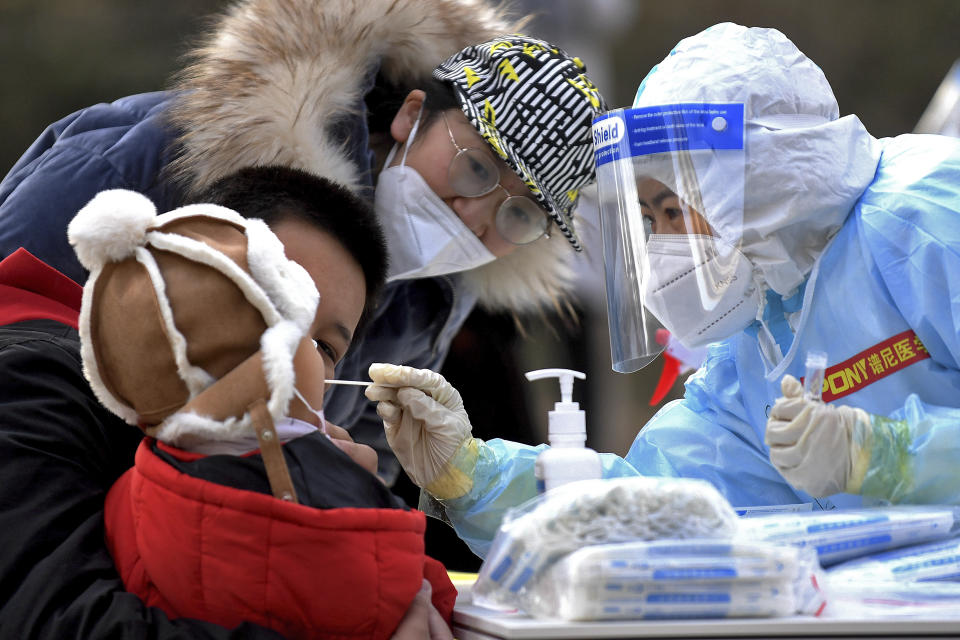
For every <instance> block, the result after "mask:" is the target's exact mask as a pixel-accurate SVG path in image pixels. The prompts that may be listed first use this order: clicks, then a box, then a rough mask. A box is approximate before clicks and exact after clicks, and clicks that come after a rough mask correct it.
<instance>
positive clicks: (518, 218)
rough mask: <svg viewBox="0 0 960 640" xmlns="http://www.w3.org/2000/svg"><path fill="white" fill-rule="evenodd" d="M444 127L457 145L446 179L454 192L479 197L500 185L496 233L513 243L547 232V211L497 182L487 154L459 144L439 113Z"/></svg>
mask: <svg viewBox="0 0 960 640" xmlns="http://www.w3.org/2000/svg"><path fill="white" fill-rule="evenodd" d="M440 115H441V116H443V124H444V125H445V126H446V127H447V133H448V134H449V135H450V142H452V143H453V146H454V147H456V148H457V155H455V156H454V157H453V159H452V160H451V161H450V167H449V168H448V169H447V178H448V179H449V181H450V186H451V187H452V188H453V190H454V191H456V192H457V194H459V195H461V196H463V197H465V198H479V197H480V196H485V195H487V194H488V193H490V192H492V191H493V190H494V189H496V188H498V187H499V188H500V189H501V190H502V191H503V192H504V193H505V194H507V198H506V200H504V201H503V202H501V203H500V207H499V208H498V209H497V215H496V217H495V218H494V220H495V222H496V226H497V232H498V233H499V234H500V235H501V236H502V237H503V238H504V239H505V240H507V241H509V242H512V243H513V244H530V243H531V242H533V241H534V240H536V239H538V238H539V237H540V236H542V235H544V233H546V231H547V226H549V224H550V219H549V218H548V217H547V214H546V212H545V211H544V210H543V209H542V208H541V207H540V205H538V204H537V203H536V202H534V201H533V199H532V198H528V197H527V196H515V195H512V194H511V193H510V192H509V191H507V189H506V188H505V187H504V186H503V185H502V184H500V169H499V167H497V164H496V163H495V162H494V160H493V158H492V157H490V154H489V153H487V152H484V151H483V150H482V149H475V148H471V147H467V148H464V147H461V146H460V145H458V144H457V141H456V139H455V138H454V137H453V131H452V130H451V129H450V123H449V122H447V114H445V113H443V112H441V114H440Z"/></svg>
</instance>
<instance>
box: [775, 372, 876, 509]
mask: <svg viewBox="0 0 960 640" xmlns="http://www.w3.org/2000/svg"><path fill="white" fill-rule="evenodd" d="M780 389H781V391H782V392H783V397H781V398H778V399H777V401H776V403H775V404H774V405H773V408H772V409H771V410H770V417H769V418H768V419H767V431H766V436H765V438H764V441H765V442H766V443H767V445H768V446H769V447H770V461H771V462H772V463H773V465H774V466H775V467H776V468H777V470H778V471H780V473H781V474H782V475H783V477H784V478H786V479H787V481H788V482H789V483H790V484H791V485H793V486H794V487H795V488H797V489H800V490H802V491H806V492H807V493H809V494H810V495H812V496H814V497H817V498H819V497H823V496H829V495H833V494H834V493H859V492H860V486H861V484H862V483H863V476H864V474H865V473H866V469H867V465H868V463H869V461H870V436H871V422H870V415H869V414H868V413H867V412H866V411H864V410H862V409H856V408H854V407H846V406H834V405H830V404H824V403H823V402H820V401H817V400H812V399H809V398H805V397H804V394H803V386H802V385H801V384H800V381H799V380H797V379H796V378H794V377H793V376H790V375H787V376H784V377H783V380H782V381H781V383H780Z"/></svg>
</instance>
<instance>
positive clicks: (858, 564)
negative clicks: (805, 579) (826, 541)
mask: <svg viewBox="0 0 960 640" xmlns="http://www.w3.org/2000/svg"><path fill="white" fill-rule="evenodd" d="M828 575H829V576H830V579H831V581H840V580H844V581H847V582H856V581H868V582H890V581H895V582H927V581H933V580H951V581H957V580H960V538H949V539H947V540H940V541H937V542H928V543H926V544H918V545H912V546H909V547H904V548H901V549H895V550H893V551H887V552H885V553H878V554H874V555H870V556H865V557H862V558H857V559H855V560H849V561H847V562H844V563H842V564H838V565H836V566H834V567H832V568H831V569H830V571H828Z"/></svg>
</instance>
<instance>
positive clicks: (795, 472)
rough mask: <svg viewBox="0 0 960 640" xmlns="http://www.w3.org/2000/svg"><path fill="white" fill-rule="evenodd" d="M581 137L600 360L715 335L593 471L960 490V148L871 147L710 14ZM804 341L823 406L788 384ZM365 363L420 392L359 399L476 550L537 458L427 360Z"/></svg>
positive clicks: (380, 376)
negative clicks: (588, 139) (588, 138)
mask: <svg viewBox="0 0 960 640" xmlns="http://www.w3.org/2000/svg"><path fill="white" fill-rule="evenodd" d="M594 143H595V147H596V161H597V167H598V184H599V191H600V199H601V219H602V222H603V236H604V247H603V250H604V253H605V264H606V270H607V297H608V303H609V311H610V324H611V336H612V339H611V340H612V342H611V344H612V352H613V361H614V368H615V369H617V370H619V371H633V370H636V369H637V368H639V367H641V366H643V365H645V364H646V363H648V362H649V361H650V360H652V359H653V358H654V357H655V356H656V354H657V352H658V351H659V350H660V349H662V347H661V346H660V345H659V344H657V342H656V340H655V333H656V331H657V329H660V328H663V327H665V328H666V329H668V330H669V331H670V332H671V333H672V334H673V335H675V336H676V337H677V338H678V339H679V340H680V341H681V342H682V343H683V344H684V346H686V347H697V346H702V345H706V344H710V348H709V353H708V356H707V360H706V362H705V363H704V365H703V367H701V368H700V370H699V371H697V372H696V373H695V374H694V375H692V376H691V377H690V378H689V380H688V381H687V383H686V393H685V396H684V398H683V399H681V400H678V401H675V402H672V403H670V404H668V405H667V406H665V407H664V408H663V409H662V410H661V411H660V412H658V414H657V415H656V416H654V418H653V419H652V420H651V421H650V422H649V423H648V424H647V425H646V426H644V427H643V429H642V430H641V431H640V433H639V435H638V436H637V438H636V440H635V441H634V444H633V446H632V447H631V449H630V451H629V452H628V453H627V456H626V461H623V460H620V459H618V458H615V457H614V456H608V457H607V459H606V460H605V463H604V464H605V475H608V476H610V475H626V474H630V473H641V474H644V475H663V476H684V477H697V478H704V479H706V480H708V481H710V482H712V483H713V484H714V485H716V486H717V487H718V488H719V489H720V491H721V492H722V493H723V494H724V495H725V496H726V497H727V498H728V499H729V500H730V502H731V503H732V504H733V505H734V506H738V507H741V506H743V507H746V506H761V505H804V506H805V505H812V506H813V508H816V509H819V508H822V509H829V508H835V507H841V508H842V507H851V506H858V505H862V504H874V503H882V502H892V503H954V504H958V503H960V474H958V473H956V465H957V462H958V461H960V312H958V308H960V307H958V305H960V141H958V140H955V139H952V138H947V137H941V136H917V135H903V136H898V137H895V138H888V139H882V140H878V139H876V138H873V137H872V136H871V135H870V134H869V133H868V132H867V131H866V129H865V128H864V126H863V124H862V123H861V122H860V120H859V119H858V118H857V117H856V116H854V115H848V116H844V117H840V114H839V108H838V105H837V102H836V99H835V98H834V95H833V92H832V90H831V88H830V86H829V84H828V83H827V80H826V79H825V78H824V76H823V73H822V72H821V71H820V69H819V68H818V67H817V66H816V65H815V64H814V63H813V62H811V61H810V60H809V59H808V58H806V57H805V56H804V55H803V54H802V53H801V52H800V51H798V50H797V49H796V47H795V46H794V45H793V44H792V43H791V42H790V41H789V40H788V39H787V38H786V37H784V35H783V34H781V33H780V32H779V31H776V30H773V29H758V28H745V27H741V26H738V25H734V24H720V25H716V26H714V27H711V28H709V29H707V30H706V31H704V32H702V33H700V34H698V35H696V36H693V37H690V38H687V39H684V40H682V41H681V42H680V43H679V44H678V45H677V46H676V47H675V49H674V50H673V51H672V52H671V53H670V55H669V56H668V57H666V58H665V59H664V60H663V62H661V63H660V64H659V65H657V66H656V67H654V68H653V70H651V72H650V73H649V74H648V75H647V77H646V79H644V81H643V82H642V83H641V85H640V88H639V90H638V91H637V97H636V101H635V103H634V108H633V109H626V110H619V111H614V112H611V113H609V114H607V115H606V116H604V117H601V118H598V119H597V120H595V124H594ZM812 351H821V352H825V353H826V354H827V366H826V371H825V374H824V378H823V384H822V388H821V392H822V398H821V399H820V400H818V399H816V397H815V395H816V394H805V393H804V388H803V386H802V384H801V382H800V380H801V379H802V378H803V377H804V375H805V362H806V355H807V354H808V353H809V352H812ZM371 375H372V377H373V379H374V380H375V381H377V382H398V381H405V382H407V383H409V384H410V386H411V387H419V388H420V389H426V390H428V392H430V393H431V395H432V396H433V397H432V400H431V399H429V398H427V397H425V396H424V394H423V393H421V392H420V391H418V390H417V389H416V388H409V389H400V390H396V389H392V390H391V389H387V388H385V387H382V386H374V387H371V388H370V390H369V392H368V397H371V398H373V399H376V400H380V405H379V411H380V414H381V416H382V417H383V418H384V421H385V424H386V427H387V434H388V438H389V439H390V441H391V444H393V445H394V450H395V451H396V452H397V454H398V457H399V458H400V460H401V461H402V463H403V465H404V467H405V468H406V469H407V471H408V473H410V474H411V476H412V477H413V478H414V479H415V480H416V481H418V482H419V483H420V484H421V486H423V487H425V488H426V490H427V492H428V493H430V494H432V495H433V496H434V497H435V498H439V500H436V501H435V504H436V505H439V506H440V507H442V509H443V511H444V512H445V515H446V517H448V518H449V519H450V520H451V522H453V524H454V525H455V526H456V527H457V530H458V532H459V533H460V535H461V536H462V537H464V538H465V539H466V540H467V541H468V542H469V543H470V544H471V545H472V547H473V549H474V550H475V551H477V552H478V553H480V554H483V552H484V551H485V550H486V547H487V544H488V541H489V540H490V538H491V536H492V535H493V533H494V532H495V530H496V527H497V524H498V523H499V519H500V517H501V516H502V514H503V511H504V509H506V508H507V507H509V506H511V505H515V504H518V503H519V502H521V501H522V500H523V499H525V498H529V497H530V496H532V495H533V488H532V487H533V484H532V480H531V479H530V476H531V475H532V472H531V467H532V466H533V460H534V458H535V456H536V453H537V451H538V449H536V448H528V447H523V446H521V445H517V444H514V443H509V442H505V441H499V440H494V441H490V442H485V443H483V442H479V441H477V440H475V439H472V438H471V437H470V428H469V419H468V418H467V416H466V414H465V413H464V412H463V411H462V408H461V405H460V403H459V399H458V396H457V395H456V392H455V391H454V390H452V389H449V388H448V387H449V386H448V385H444V384H443V381H442V379H440V380H437V379H436V378H433V377H432V376H431V375H430V374H429V373H425V372H409V371H404V370H401V369H396V368H392V367H389V366H384V365H374V366H373V368H372V369H371ZM431 385H432V386H431ZM431 389H433V391H431ZM597 426H598V425H595V426H594V427H593V428H597ZM589 428H590V426H588V429H589ZM413 434H417V438H419V439H420V442H421V443H422V442H423V441H424V440H426V441H429V442H431V443H434V444H437V443H443V444H444V445H445V446H444V447H437V446H435V447H434V451H437V450H440V451H442V452H443V454H442V455H433V456H431V455H427V454H425V453H423V452H424V451H426V447H425V446H423V444H419V445H417V446H412V445H411V444H410V443H412V442H414V440H413ZM418 474H419V475H418Z"/></svg>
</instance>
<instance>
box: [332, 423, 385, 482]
mask: <svg viewBox="0 0 960 640" xmlns="http://www.w3.org/2000/svg"><path fill="white" fill-rule="evenodd" d="M327 435H328V436H330V442H332V443H333V444H334V446H336V447H337V448H338V449H340V450H341V451H343V452H344V453H345V454H347V455H348V456H350V459H351V460H353V461H354V462H356V463H357V464H358V465H360V466H361V467H363V468H364V469H366V470H367V471H369V472H370V473H372V474H373V475H377V452H376V451H374V450H373V448H372V447H368V446H367V445H365V444H360V443H359V442H354V441H353V438H351V437H350V433H349V432H348V431H347V430H346V429H344V428H343V427H338V426H337V425H335V424H333V423H332V422H327Z"/></svg>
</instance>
